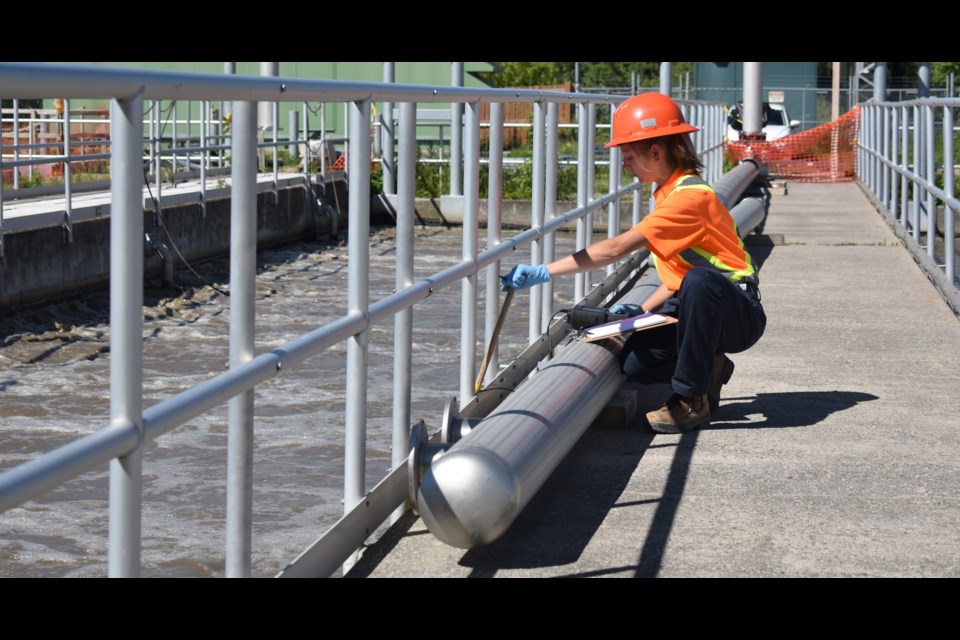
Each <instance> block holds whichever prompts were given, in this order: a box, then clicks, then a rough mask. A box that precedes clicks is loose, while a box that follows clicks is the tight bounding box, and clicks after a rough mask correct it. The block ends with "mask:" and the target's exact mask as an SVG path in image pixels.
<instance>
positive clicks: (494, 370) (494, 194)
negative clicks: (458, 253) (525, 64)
mask: <svg viewBox="0 0 960 640" xmlns="http://www.w3.org/2000/svg"><path fill="white" fill-rule="evenodd" d="M489 146H490V158H489V163H488V164H487V166H488V167H489V170H488V172H487V249H488V250H489V249H492V248H494V247H496V246H497V245H499V244H500V242H501V240H502V238H503V234H502V230H501V226H502V224H503V103H502V102H494V103H492V104H491V105H490V145H489ZM499 315H500V261H499V260H496V261H494V262H493V263H491V264H490V266H489V267H488V268H487V304H486V316H485V320H484V344H485V345H489V344H490V343H491V342H492V341H493V340H494V337H495V335H496V325H497V318H498V316H499ZM488 350H489V347H488ZM499 353H500V352H499V350H498V349H493V350H492V351H490V361H489V364H488V365H487V372H486V375H485V376H484V379H483V383H484V385H486V384H489V383H490V382H491V381H493V380H494V379H495V378H496V377H497V374H498V373H499V371H498V370H499V368H500V355H499Z"/></svg>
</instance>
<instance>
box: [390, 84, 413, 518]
mask: <svg viewBox="0 0 960 640" xmlns="http://www.w3.org/2000/svg"><path fill="white" fill-rule="evenodd" d="M416 162H417V105H416V104H414V103H412V102H401V103H400V159H399V164H400V166H399V184H398V197H397V273H396V290H397V291H403V290H404V289H406V288H408V287H410V286H411V285H412V284H413V253H414V237H413V227H414V218H415V215H416V189H417V185H416V173H417V164H416ZM393 327H394V339H393V354H394V355H393V452H392V455H391V463H392V468H394V469H396V468H397V467H399V466H402V465H403V464H404V463H405V462H406V459H407V450H408V447H409V442H408V439H409V435H410V423H411V421H410V391H411V388H412V379H411V370H412V358H413V350H412V344H413V308H412V307H408V308H407V309H404V310H403V311H400V312H399V313H397V315H395V316H394V319H393ZM402 514H403V512H402V510H398V511H396V512H394V513H393V516H392V520H391V523H392V522H396V521H397V520H398V519H399V518H400V516H401V515H402Z"/></svg>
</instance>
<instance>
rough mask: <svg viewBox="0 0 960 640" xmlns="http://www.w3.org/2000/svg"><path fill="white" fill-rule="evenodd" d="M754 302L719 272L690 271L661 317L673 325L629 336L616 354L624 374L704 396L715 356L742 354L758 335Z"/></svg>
mask: <svg viewBox="0 0 960 640" xmlns="http://www.w3.org/2000/svg"><path fill="white" fill-rule="evenodd" d="M759 298H760V294H759V292H758V291H757V290H756V289H755V288H753V289H751V290H750V291H744V290H743V289H741V288H740V286H738V285H736V284H734V283H732V282H730V280H729V279H728V278H727V277H726V276H724V275H723V274H721V273H720V272H718V271H714V270H713V269H708V268H704V267H695V268H693V269H691V270H690V271H688V272H687V274H686V275H685V276H684V278H683V282H682V283H681V285H680V291H678V292H677V295H676V296H674V297H673V298H671V299H670V300H667V302H666V303H665V304H664V305H663V309H662V310H661V311H660V312H661V313H664V314H667V315H672V316H675V317H676V318H677V322H676V324H670V325H667V326H665V327H658V328H655V329H647V330H645V331H637V332H636V333H634V334H633V335H632V336H630V338H629V339H628V340H627V342H626V344H624V347H623V351H622V352H621V354H620V363H621V366H622V367H623V372H624V373H625V374H627V376H628V378H630V379H631V380H635V381H638V382H645V383H653V382H668V381H669V382H671V385H672V386H673V390H674V391H675V392H676V393H679V394H681V395H685V396H702V395H704V394H705V393H707V390H708V388H709V387H710V377H711V370H712V368H713V357H714V355H715V354H719V353H738V352H740V351H746V350H747V349H749V348H750V347H752V346H753V345H754V344H756V342H757V340H759V339H760V336H762V335H763V330H764V328H765V327H766V325H767V316H766V314H764V312H763V307H762V306H761V305H760V299H759Z"/></svg>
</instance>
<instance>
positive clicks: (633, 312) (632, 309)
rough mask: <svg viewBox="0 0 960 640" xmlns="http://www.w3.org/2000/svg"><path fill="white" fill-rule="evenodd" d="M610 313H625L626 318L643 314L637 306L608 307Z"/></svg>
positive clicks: (620, 305) (641, 308)
mask: <svg viewBox="0 0 960 640" xmlns="http://www.w3.org/2000/svg"><path fill="white" fill-rule="evenodd" d="M610 313H625V314H627V315H628V316H642V315H643V314H644V313H645V312H644V310H643V307H641V306H640V305H638V304H618V305H614V306H612V307H610Z"/></svg>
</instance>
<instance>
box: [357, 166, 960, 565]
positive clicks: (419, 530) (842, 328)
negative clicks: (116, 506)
mask: <svg viewBox="0 0 960 640" xmlns="http://www.w3.org/2000/svg"><path fill="white" fill-rule="evenodd" d="M788 188H789V191H788V195H781V196H774V198H773V202H772V207H771V211H770V216H769V219H768V221H767V224H766V228H765V230H764V231H765V233H766V234H768V235H774V234H782V236H783V239H784V244H783V245H781V246H754V247H752V252H753V254H754V257H755V258H756V259H757V260H758V261H760V262H761V263H762V267H761V271H760V274H761V281H762V292H763V303H764V307H765V309H766V312H767V317H768V325H767V331H766V335H765V336H764V337H763V339H762V340H761V341H760V342H759V343H758V344H757V345H756V346H755V347H754V348H752V349H751V350H749V351H747V352H745V353H742V354H735V355H733V356H732V359H733V360H734V362H735V363H736V372H735V373H734V376H733V379H732V380H731V381H730V384H729V385H727V386H725V387H724V393H723V399H722V402H721V407H720V410H719V412H718V415H717V416H715V417H714V419H713V422H712V424H711V425H710V426H709V427H707V428H704V429H701V430H699V431H694V432H691V433H688V434H684V435H680V436H668V435H656V434H653V433H650V432H648V431H646V430H645V429H644V428H643V427H642V426H641V425H640V424H638V425H637V426H636V428H627V429H611V428H600V427H596V426H595V427H592V428H591V429H589V430H588V431H587V432H586V434H585V435H584V437H583V438H582V439H581V440H580V442H579V443H578V444H577V445H576V446H575V448H574V449H573V451H572V452H571V453H570V455H568V456H567V458H566V459H565V460H564V462H563V463H561V465H560V467H559V468H558V469H557V470H556V471H555V472H554V473H553V475H552V476H551V478H550V480H548V481H547V483H546V484H545V485H544V487H543V488H542V489H541V490H540V491H539V492H538V494H537V495H536V496H535V497H534V498H533V500H532V501H531V502H530V504H529V506H528V507H527V509H526V510H525V511H524V512H523V513H522V514H521V515H520V517H519V518H518V519H517V520H516V521H515V522H514V524H513V526H512V527H511V529H510V530H509V531H507V533H506V534H505V535H504V536H503V537H501V538H500V539H499V540H497V541H495V542H494V543H492V544H490V545H488V546H486V547H481V548H477V549H472V550H466V551H465V550H463V549H457V548H454V547H450V546H447V545H445V544H444V543H442V542H440V541H439V540H438V539H436V538H435V537H434V536H433V535H432V534H431V533H430V532H429V530H428V529H427V528H426V527H425V526H424V524H423V522H422V521H421V520H420V519H418V518H416V517H415V516H413V515H412V514H411V513H410V512H408V513H407V515H406V516H405V517H404V518H403V519H402V520H401V521H400V522H398V523H397V525H396V526H395V527H394V528H393V529H391V530H390V531H389V532H388V533H387V534H386V535H385V536H384V537H383V538H381V540H380V541H379V542H378V543H376V544H374V545H372V546H371V547H369V548H368V549H367V550H366V552H365V553H364V555H363V556H362V557H361V559H360V561H359V562H358V563H357V564H356V565H355V566H354V567H353V569H352V570H351V571H350V572H349V573H348V574H347V577H631V578H632V577H765V578H772V577H814V576H817V577H958V576H960V455H958V454H960V394H958V391H960V376H958V365H960V320H958V318H957V317H956V316H955V315H954V314H953V313H952V312H951V310H950V309H949V307H948V306H947V305H946V303H945V302H944V301H943V300H942V299H941V298H940V296H939V295H938V293H937V292H936V290H935V289H934V287H933V286H932V285H931V284H930V282H929V281H928V280H927V278H926V277H925V276H924V275H923V273H922V272H921V270H920V269H919V267H918V266H917V265H916V263H915V262H914V261H913V259H912V258H911V256H910V254H909V253H908V252H907V251H906V249H905V248H903V247H902V246H900V244H899V242H898V240H897V238H896V236H895V235H894V234H893V233H892V232H891V231H890V230H889V229H888V227H887V226H886V224H885V223H884V222H883V220H882V218H881V216H880V215H879V214H878V213H877V212H876V211H875V210H874V209H873V208H872V207H871V205H870V204H869V202H868V200H867V199H866V197H865V196H864V195H863V193H862V192H861V191H860V189H859V187H858V186H857V185H855V184H839V185H811V184H799V183H796V184H794V183H790V184H789V185H788ZM666 393H667V391H666V388H665V387H659V388H653V387H647V388H644V390H643V393H642V395H641V398H642V399H643V406H642V407H641V411H646V410H649V409H650V408H653V407H655V405H657V403H658V401H660V400H662V399H663V397H665V394H666ZM641 422H642V421H641Z"/></svg>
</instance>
